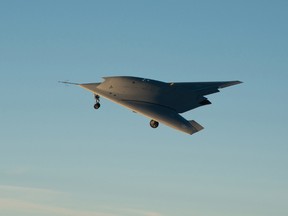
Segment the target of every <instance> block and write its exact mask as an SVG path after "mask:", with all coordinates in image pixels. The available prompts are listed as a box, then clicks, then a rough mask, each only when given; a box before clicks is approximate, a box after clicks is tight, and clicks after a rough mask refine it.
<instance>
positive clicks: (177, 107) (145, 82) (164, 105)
mask: <svg viewBox="0 0 288 216" xmlns="http://www.w3.org/2000/svg"><path fill="white" fill-rule="evenodd" d="M103 79H104V81H103V82H101V83H83V84H79V83H71V82H62V83H66V84H74V85H78V86H80V87H82V88H84V89H86V90H88V91H91V92H92V93H93V94H94V96H95V100H96V103H95V105H94V108H95V109H99V108H100V96H101V97H103V98H107V99H109V100H111V101H113V102H115V103H117V104H119V105H122V106H124V107H126V108H128V109H130V110H132V111H133V112H136V113H139V114H142V115H144V116H146V117H147V118H149V119H151V121H150V126H151V127H152V128H157V127H158V125H159V122H160V123H163V124H165V125H167V126H169V127H171V128H174V129H176V130H179V131H182V132H184V133H187V134H191V135H192V134H194V133H196V132H198V131H200V130H202V129H203V127H202V126H201V125H200V124H198V123H197V122H196V121H194V120H191V121H188V120H186V119H185V118H183V117H182V116H181V115H180V114H179V113H184V112H186V111H189V110H192V109H195V108H197V107H200V106H204V105H208V104H211V102H210V101H209V100H208V99H207V98H206V97H205V96H206V95H209V94H213V93H217V92H219V89H221V88H225V87H228V86H232V85H236V84H240V83H241V82H240V81H226V82H224V81H222V82H161V81H157V80H153V79H146V78H140V77H131V76H113V77H103Z"/></svg>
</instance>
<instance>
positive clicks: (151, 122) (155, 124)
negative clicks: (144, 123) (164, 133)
mask: <svg viewBox="0 0 288 216" xmlns="http://www.w3.org/2000/svg"><path fill="white" fill-rule="evenodd" d="M158 125H159V122H157V121H155V120H151V121H150V126H151V127H152V128H157V127H158Z"/></svg>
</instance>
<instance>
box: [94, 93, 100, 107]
mask: <svg viewBox="0 0 288 216" xmlns="http://www.w3.org/2000/svg"><path fill="white" fill-rule="evenodd" d="M94 98H95V100H96V103H95V104H94V109H99V108H100V96H99V95H94Z"/></svg>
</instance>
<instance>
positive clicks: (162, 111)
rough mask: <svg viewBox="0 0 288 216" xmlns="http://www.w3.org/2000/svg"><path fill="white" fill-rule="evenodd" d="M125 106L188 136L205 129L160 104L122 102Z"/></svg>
mask: <svg viewBox="0 0 288 216" xmlns="http://www.w3.org/2000/svg"><path fill="white" fill-rule="evenodd" d="M119 103H121V104H122V105H123V106H125V107H127V108H129V109H131V110H133V111H135V112H137V113H140V114H142V115H144V116H146V117H148V118H152V119H153V120H156V121H158V122H161V123H163V124H165V125H167V126H169V127H172V128H174V129H176V130H179V131H182V132H184V133H188V134H194V133H196V132H198V131H200V130H202V129H203V127H202V126H201V125H200V124H198V123H197V122H196V121H194V120H192V121H187V120H186V119H185V118H183V117H182V116H181V115H179V114H178V113H177V112H176V111H175V110H173V109H171V108H169V107H165V106H161V105H159V104H153V103H147V102H143V101H127V100H126V101H121V102H119Z"/></svg>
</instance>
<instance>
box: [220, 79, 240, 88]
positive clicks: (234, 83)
mask: <svg viewBox="0 0 288 216" xmlns="http://www.w3.org/2000/svg"><path fill="white" fill-rule="evenodd" d="M241 83H243V82H242V81H239V80H235V81H229V82H226V83H224V84H223V85H221V86H220V87H219V88H226V87H229V86H233V85H238V84H241Z"/></svg>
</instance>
